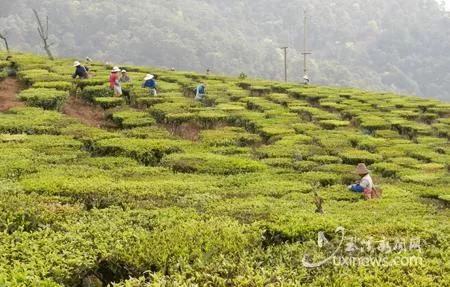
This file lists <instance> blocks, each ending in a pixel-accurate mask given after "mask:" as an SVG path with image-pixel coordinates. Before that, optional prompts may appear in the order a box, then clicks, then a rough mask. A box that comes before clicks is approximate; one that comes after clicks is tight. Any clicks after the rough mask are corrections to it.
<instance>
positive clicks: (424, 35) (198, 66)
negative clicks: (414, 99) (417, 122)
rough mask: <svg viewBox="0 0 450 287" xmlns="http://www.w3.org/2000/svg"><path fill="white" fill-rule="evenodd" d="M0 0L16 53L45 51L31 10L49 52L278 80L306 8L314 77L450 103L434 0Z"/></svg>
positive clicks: (292, 54)
mask: <svg viewBox="0 0 450 287" xmlns="http://www.w3.org/2000/svg"><path fill="white" fill-rule="evenodd" d="M1 2H2V3H1V9H0V31H2V32H6V33H7V35H8V40H9V44H10V47H11V48H12V49H14V50H21V51H29V52H39V53H43V52H44V50H43V49H42V46H41V43H40V39H39V36H38V33H37V31H36V22H35V19H34V15H33V12H32V8H35V9H37V10H38V11H39V13H40V14H41V17H44V16H46V15H48V16H49V21H50V27H49V28H50V38H51V42H53V43H54V46H53V47H52V49H53V51H54V52H55V55H57V56H62V57H75V58H80V59H83V58H84V57H86V56H89V57H91V58H92V59H94V60H99V61H107V62H111V63H114V64H140V65H141V64H142V65H149V66H158V67H167V68H172V67H173V68H175V69H177V70H194V71H204V70H206V69H207V68H209V69H211V70H212V71H213V73H219V74H229V75H238V74H240V73H241V72H244V73H246V74H248V75H249V76H251V77H263V78H267V79H272V80H281V79H283V69H284V68H283V54H282V50H281V49H279V48H280V47H282V46H289V47H290V48H289V49H288V66H289V67H288V69H289V71H288V74H289V80H290V81H300V80H301V78H302V76H303V72H302V69H303V56H302V55H301V52H302V49H303V9H304V8H307V9H308V13H309V15H310V16H311V18H310V29H309V33H310V37H309V38H310V43H309V47H310V50H311V51H312V52H313V54H312V56H311V58H310V59H311V61H310V70H311V73H310V77H311V79H312V81H313V82H314V83H317V84H322V85H335V86H351V87H355V88H362V89H367V90H381V91H391V92H397V93H407V94H417V95H420V96H425V97H434V98H439V99H442V100H446V101H450V73H448V69H449V67H450V52H449V47H450V38H449V37H448V31H450V17H449V14H448V13H447V12H445V10H444V9H443V6H442V5H441V4H438V3H437V1H434V0H355V1H349V0H335V1H325V0H316V1H304V0H283V1H280V0H259V1H250V0H244V1H242V0H228V1H220V0H210V1H204V0H169V1H168V0H154V1H144V0H129V1H118V0H108V1H106V0H97V1H89V0H78V1H73V0H58V1H56V0H17V1H6V0H1ZM2 48H3V47H2Z"/></svg>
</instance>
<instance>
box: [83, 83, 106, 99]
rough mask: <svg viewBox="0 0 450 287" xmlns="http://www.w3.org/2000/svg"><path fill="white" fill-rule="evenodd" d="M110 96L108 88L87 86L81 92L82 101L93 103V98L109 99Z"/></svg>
mask: <svg viewBox="0 0 450 287" xmlns="http://www.w3.org/2000/svg"><path fill="white" fill-rule="evenodd" d="M112 94H113V93H112V91H111V88H110V87H109V86H88V87H85V88H84V89H83V90H82V92H81V96H82V97H83V99H84V100H85V101H88V102H94V98H101V97H111V96H112Z"/></svg>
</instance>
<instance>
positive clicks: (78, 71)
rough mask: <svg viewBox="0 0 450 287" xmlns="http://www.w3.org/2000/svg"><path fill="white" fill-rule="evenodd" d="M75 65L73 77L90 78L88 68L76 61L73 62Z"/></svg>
mask: <svg viewBox="0 0 450 287" xmlns="http://www.w3.org/2000/svg"><path fill="white" fill-rule="evenodd" d="M73 66H74V67H75V73H73V74H72V78H74V79H76V78H77V77H79V78H80V79H87V78H88V69H87V68H86V67H85V66H83V65H81V63H80V62H78V61H75V62H73Z"/></svg>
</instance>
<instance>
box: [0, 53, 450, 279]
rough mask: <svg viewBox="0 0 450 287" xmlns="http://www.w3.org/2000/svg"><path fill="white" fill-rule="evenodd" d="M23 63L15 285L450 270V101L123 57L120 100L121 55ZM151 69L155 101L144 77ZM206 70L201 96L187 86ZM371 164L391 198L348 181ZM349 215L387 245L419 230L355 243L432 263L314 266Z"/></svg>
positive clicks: (3, 257)
mask: <svg viewBox="0 0 450 287" xmlns="http://www.w3.org/2000/svg"><path fill="white" fill-rule="evenodd" d="M4 58H5V55H4V54H0V59H4ZM13 59H14V60H15V61H16V62H17V63H18V64H19V74H18V79H19V80H20V81H21V82H22V83H23V85H24V87H26V88H27V89H26V91H24V92H22V93H21V94H20V95H19V97H20V98H21V99H23V100H24V101H25V102H26V103H27V104H28V105H31V106H35V107H27V108H17V109H12V110H10V111H8V112H6V113H1V114H0V145H1V149H0V158H1V165H0V181H1V187H0V197H1V200H0V208H1V210H2V212H1V214H0V230H1V231H2V233H1V235H0V282H1V283H2V284H11V285H20V284H24V285H31V284H33V283H34V284H42V285H45V284H47V285H48V286H53V285H55V286H58V285H76V284H81V283H82V282H84V284H91V285H90V286H95V284H99V283H100V280H103V282H106V283H108V282H121V283H120V284H118V285H119V286H122V285H123V286H140V285H146V284H147V285H148V286H150V285H152V284H163V283H164V282H168V283H169V285H175V284H177V283H178V284H181V285H190V284H199V285H205V284H210V285H213V286H221V285H242V286H261V285H264V284H274V285H275V284H277V282H283V283H285V284H286V285H301V284H304V285H313V286H324V285H327V286H342V285H343V284H345V285H346V286H361V284H362V283H361V282H364V284H365V285H370V286H374V285H377V286H381V285H383V284H384V285H386V286H432V285H434V286H444V285H445V284H447V283H448V275H446V274H448V273H449V272H448V271H449V270H448V267H449V266H448V255H449V251H448V241H449V234H450V233H449V231H450V230H449V225H448V219H449V211H448V204H449V198H450V192H449V188H448V185H449V162H450V145H449V142H448V136H449V131H450V120H449V115H450V105H449V104H446V103H443V102H439V101H433V100H425V99H420V98H416V97H406V96H398V95H393V94H376V93H371V92H365V91H358V90H353V89H337V88H330V87H313V86H309V87H304V86H302V85H298V84H284V83H277V82H269V81H260V80H243V81H242V80H239V79H235V78H228V77H223V76H215V75H212V76H208V77H206V76H204V75H198V74H192V73H181V72H167V71H160V70H157V69H150V68H146V67H126V68H127V70H129V71H130V76H131V77H132V78H133V79H134V82H133V84H127V85H124V90H125V92H126V93H127V94H129V95H130V97H131V99H132V100H131V105H132V107H130V106H129V105H128V104H126V103H125V100H123V99H114V98H110V97H109V96H110V95H109V90H108V88H107V87H106V86H105V85H104V83H105V82H106V79H107V77H108V69H110V68H111V67H108V66H105V65H103V64H101V63H94V64H92V65H90V66H91V69H92V70H94V71H95V76H94V78H93V79H90V80H87V81H82V82H79V81H72V80H71V79H70V73H71V72H72V70H73V68H72V67H71V63H72V62H71V61H70V60H64V59H61V60H56V61H54V62H50V61H47V60H46V59H44V58H41V57H37V56H33V55H27V54H20V53H15V54H14V55H13ZM8 64H9V63H8V62H6V61H2V60H0V67H1V65H8ZM148 72H152V73H154V74H156V75H158V84H159V90H160V91H159V94H160V96H159V97H158V98H150V97H148V96H147V93H146V91H145V90H142V89H141V88H140V87H139V86H140V82H141V81H140V80H141V79H142V78H143V76H144V75H145V74H146V73H148ZM201 81H204V82H207V83H208V84H209V86H208V95H207V99H206V100H205V102H204V103H198V102H195V101H194V100H193V99H192V97H190V96H191V95H190V93H191V91H192V90H193V88H194V87H195V85H196V83H198V82H201ZM68 94H72V95H75V94H76V95H77V96H78V97H82V98H84V99H85V100H87V101H89V102H92V103H95V104H97V105H99V106H101V107H104V108H106V109H107V110H106V112H105V114H106V116H107V117H110V118H111V119H112V120H113V121H114V122H115V123H116V124H117V125H118V127H119V128H117V129H114V130H109V131H107V130H103V129H99V128H94V127H88V126H85V125H82V124H80V123H78V122H77V121H76V119H73V118H70V117H68V116H66V115H64V114H62V113H60V112H59V111H58V110H60V109H61V106H62V105H63V104H64V101H65V99H66V97H67V95H68ZM41 108H45V109H46V110H45V111H44V110H42V109H41ZM358 162H365V163H366V164H368V165H369V166H370V168H371V169H372V170H373V171H374V178H375V180H376V182H377V183H378V184H379V185H380V186H382V188H383V190H384V198H383V199H382V200H379V201H367V202H366V201H363V200H362V199H361V198H360V197H359V196H358V195H355V194H353V193H351V192H348V191H346V185H347V184H349V183H352V182H354V181H356V180H357V179H356V178H355V177H354V175H353V174H352V171H353V168H354V165H355V164H356V163H358ZM313 191H317V192H318V193H319V194H320V196H322V197H323V198H324V199H325V205H324V209H325V213H324V214H316V213H315V212H314V210H315V206H314V204H313ZM338 226H343V227H345V229H346V232H347V234H348V236H347V237H350V236H356V237H359V238H361V239H367V238H368V237H373V240H374V241H381V240H383V239H386V240H388V241H389V242H390V244H391V245H392V246H393V245H394V243H395V241H398V240H403V239H404V240H405V241H406V243H407V244H409V242H410V241H411V240H414V239H415V238H420V239H421V250H420V251H414V250H413V251H407V252H405V253H401V252H398V251H394V252H392V253H389V254H382V253H380V252H379V251H375V252H374V253H372V254H371V255H370V254H368V253H358V254H354V255H355V256H359V257H361V256H368V255H370V256H371V257H377V256H379V255H383V256H387V257H389V258H394V257H398V256H411V255H417V256H420V257H421V258H422V259H423V265H421V266H409V267H402V266H394V267H386V266H377V267H364V266H357V267H349V266H337V265H333V264H328V265H326V266H324V267H321V268H318V269H306V268H304V267H302V263H301V261H302V257H303V256H304V255H305V254H309V255H312V256H313V258H314V259H315V260H316V261H317V260H320V259H321V258H323V257H324V256H325V255H326V254H329V253H330V250H329V249H328V248H329V247H324V248H323V249H322V250H320V249H319V248H318V247H317V246H316V245H317V244H316V243H315V242H316V240H317V232H319V231H324V232H325V235H326V236H327V238H328V239H330V240H331V239H333V240H332V242H333V243H336V242H335V241H336V240H337V239H338V236H337V235H336V234H335V229H336V228H337V227H338ZM377 244H378V245H379V243H377ZM377 244H376V246H377ZM408 247H409V245H408ZM342 254H343V255H346V256H349V255H350V254H347V253H346V252H343V253H342ZM165 275H169V276H168V277H166V276H165ZM446 276H447V277H446ZM130 277H133V278H135V279H128V278H130ZM88 286H89V285H88ZM152 286H153V285H152Z"/></svg>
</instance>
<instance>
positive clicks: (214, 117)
mask: <svg viewBox="0 0 450 287" xmlns="http://www.w3.org/2000/svg"><path fill="white" fill-rule="evenodd" d="M227 118H228V115H227V114H226V113H225V112H222V111H220V110H206V111H200V112H199V113H198V114H197V119H198V121H199V123H200V125H202V126H204V127H211V126H213V125H215V124H218V123H223V122H225V121H226V120H227Z"/></svg>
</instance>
